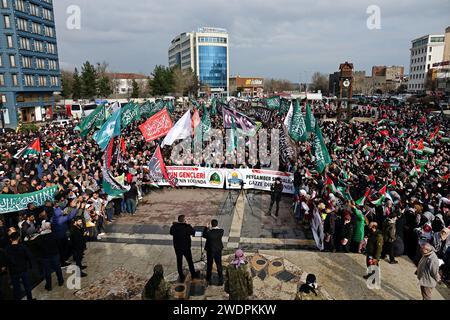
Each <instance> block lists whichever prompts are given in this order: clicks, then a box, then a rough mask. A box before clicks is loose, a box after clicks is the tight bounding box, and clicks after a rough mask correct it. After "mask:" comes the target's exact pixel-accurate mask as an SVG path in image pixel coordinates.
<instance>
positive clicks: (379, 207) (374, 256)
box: [292, 105, 450, 299]
mask: <svg viewBox="0 0 450 320" xmlns="http://www.w3.org/2000/svg"><path fill="white" fill-rule="evenodd" d="M370 109H371V107H367V109H366V110H368V112H369V113H370V114H372V112H371V111H370ZM359 112H361V108H360V110H359ZM373 114H374V115H377V117H376V118H374V119H373V121H369V122H354V123H346V122H327V121H324V122H323V123H322V128H323V135H324V137H326V138H325V139H326V141H327V147H328V150H329V152H330V154H331V158H332V160H333V161H332V164H331V165H330V166H329V167H328V168H327V169H326V171H325V173H323V174H322V175H317V174H314V168H315V163H314V160H315V159H314V158H313V153H311V152H310V146H309V145H308V144H304V145H303V146H302V147H301V148H300V153H299V156H298V161H296V162H295V163H293V164H292V168H293V170H294V172H295V174H294V186H295V189H296V197H295V217H296V219H297V220H298V221H299V222H302V223H304V224H306V225H308V226H310V227H311V229H312V232H313V235H314V239H315V241H316V244H317V246H318V248H319V249H321V250H324V251H330V252H336V251H338V252H354V253H363V254H366V255H367V257H368V260H367V261H368V265H379V262H380V261H381V260H382V259H385V258H389V260H388V261H389V263H392V264H396V263H398V260H397V259H396V257H398V256H402V255H408V256H409V257H410V258H411V259H412V260H413V261H414V262H415V263H417V264H418V266H419V269H421V266H422V267H423V266H424V264H425V262H424V260H426V261H428V259H429V257H430V256H432V257H434V258H435V259H434V261H435V263H433V264H432V265H433V267H432V268H431V267H430V270H428V273H427V276H426V277H424V276H423V272H422V273H421V272H419V270H418V278H419V282H420V284H421V287H422V293H423V296H424V299H429V298H430V297H431V295H430V291H429V289H431V288H434V287H435V286H436V283H437V282H439V281H440V280H446V281H448V280H449V279H450V237H449V234H450V229H449V227H450V210H449V209H450V188H449V182H448V181H449V180H448V179H449V176H450V175H449V173H450V171H449V170H450V144H449V143H448V140H447V139H446V138H448V137H449V136H450V130H449V128H450V126H449V122H450V121H449V119H446V118H445V117H443V116H442V114H440V113H437V114H435V113H427V112H423V111H422V110H419V109H418V108H417V107H416V106H409V105H406V106H403V107H402V108H401V109H396V108H379V109H378V110H376V111H375V112H373ZM306 171H309V174H307V172H306ZM364 196H366V197H364ZM358 200H359V201H358ZM424 252H426V254H425V253H424ZM436 261H439V262H436ZM422 269H423V268H422ZM422 269H421V270H422ZM422 271H423V270H422ZM425 278H426V279H428V280H426V281H425V280H424V279H425Z"/></svg>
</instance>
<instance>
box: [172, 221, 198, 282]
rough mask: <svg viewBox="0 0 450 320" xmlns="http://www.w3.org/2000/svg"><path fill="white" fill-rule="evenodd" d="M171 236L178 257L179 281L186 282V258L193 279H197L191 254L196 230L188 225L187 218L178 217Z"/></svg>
mask: <svg viewBox="0 0 450 320" xmlns="http://www.w3.org/2000/svg"><path fill="white" fill-rule="evenodd" d="M170 234H171V235H172V236H173V247H174V249H175V254H176V255H177V269H178V275H179V281H180V282H184V279H185V276H184V273H183V257H185V258H186V260H187V262H188V265H189V271H190V272H191V276H192V278H196V272H195V268H194V262H193V261H192V252H191V237H192V236H193V235H195V230H194V228H193V227H192V226H191V225H190V224H187V223H186V217H185V216H184V215H181V216H179V217H178V222H174V223H173V225H172V227H171V228H170Z"/></svg>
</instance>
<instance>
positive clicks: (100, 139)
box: [94, 109, 122, 151]
mask: <svg viewBox="0 0 450 320" xmlns="http://www.w3.org/2000/svg"><path fill="white" fill-rule="evenodd" d="M121 113H122V110H121V109H119V110H117V111H116V112H114V113H113V114H112V116H111V117H110V118H109V119H108V120H107V121H106V122H105V124H104V125H103V126H102V127H101V128H100V130H99V131H98V132H97V133H96V134H95V135H94V140H95V141H96V142H97V143H98V145H99V146H100V149H101V150H102V151H105V149H106V147H108V144H109V141H110V140H111V139H112V138H114V137H118V136H120V131H121V124H120V122H121V121H120V116H121Z"/></svg>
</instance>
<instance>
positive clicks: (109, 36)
mask: <svg viewBox="0 0 450 320" xmlns="http://www.w3.org/2000/svg"><path fill="white" fill-rule="evenodd" d="M54 5H55V16H56V24H57V35H58V43H59V44H58V45H59V54H60V59H61V61H62V65H63V66H66V65H67V66H75V65H81V63H82V62H84V61H86V60H89V61H91V62H92V63H95V62H97V61H107V62H108V63H109V64H110V67H111V69H113V70H115V71H127V72H144V73H147V74H148V73H150V72H151V71H152V69H153V67H154V66H155V65H157V64H164V65H167V60H168V58H167V50H168V47H169V44H170V41H171V40H172V39H173V38H174V37H175V36H176V35H178V34H180V33H182V32H186V31H192V30H194V29H196V28H197V27H200V26H217V27H224V28H227V29H228V31H229V34H230V67H231V73H232V74H236V73H239V74H245V75H258V76H264V77H276V78H287V79H289V80H292V81H296V82H298V81H300V78H301V77H303V78H305V77H310V76H311V75H312V73H313V72H314V71H321V72H326V73H328V72H332V71H335V70H336V69H337V68H338V65H339V64H340V63H341V62H343V61H346V60H348V61H352V62H353V63H354V64H355V68H356V69H358V70H367V71H369V70H371V67H372V65H380V64H386V65H393V64H401V65H404V66H405V67H406V68H408V66H409V65H408V61H409V46H410V44H411V40H412V39H413V38H416V37H419V36H422V35H425V34H428V33H443V32H444V29H445V28H446V27H447V26H448V12H450V2H448V1H440V0H429V1H419V0H397V1H390V0H379V1H367V0H347V1H339V3H338V2H336V1H332V0H324V1H317V0H316V1H313V0H308V1H298V0H277V1H269V0H227V1H225V0H221V1H218V0H193V1H187V0H178V1H177V0H164V1H162V0H133V1H121V0H95V1H92V0H58V1H54ZM70 5H78V6H79V7H80V9H81V30H68V29H67V28H66V19H67V17H68V15H67V13H66V9H67V7H68V6H70ZM369 5H377V6H379V7H380V10H381V29H380V30H369V29H368V28H367V26H366V20H367V18H368V16H369V15H368V14H367V13H366V9H367V7H368V6H369ZM302 74H303V76H301V75H302ZM305 74H306V75H305ZM303 81H304V80H303Z"/></svg>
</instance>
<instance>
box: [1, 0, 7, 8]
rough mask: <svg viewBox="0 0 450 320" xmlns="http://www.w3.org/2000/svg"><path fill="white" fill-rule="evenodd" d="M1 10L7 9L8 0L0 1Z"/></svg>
mask: <svg viewBox="0 0 450 320" xmlns="http://www.w3.org/2000/svg"><path fill="white" fill-rule="evenodd" d="M2 8H3V9H6V8H8V0H2Z"/></svg>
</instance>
